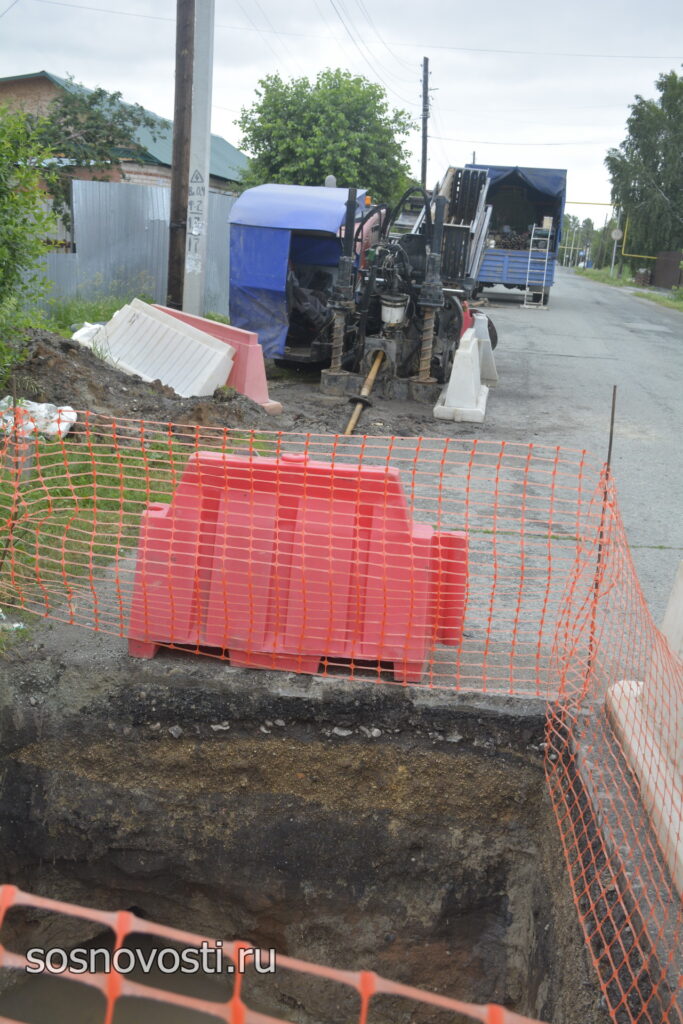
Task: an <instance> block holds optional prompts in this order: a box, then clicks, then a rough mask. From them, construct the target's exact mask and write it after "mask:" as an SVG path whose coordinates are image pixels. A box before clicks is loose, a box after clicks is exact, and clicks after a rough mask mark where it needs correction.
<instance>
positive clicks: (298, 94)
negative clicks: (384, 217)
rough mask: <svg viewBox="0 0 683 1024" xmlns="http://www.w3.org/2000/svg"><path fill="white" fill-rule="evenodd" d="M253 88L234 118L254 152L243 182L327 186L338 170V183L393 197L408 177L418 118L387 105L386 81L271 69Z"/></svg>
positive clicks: (340, 73) (338, 73)
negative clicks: (287, 76) (292, 75)
mask: <svg viewBox="0 0 683 1024" xmlns="http://www.w3.org/2000/svg"><path fill="white" fill-rule="evenodd" d="M256 95H257V97H258V98H257V99H256V101H255V102H254V103H253V104H252V105H251V106H250V107H245V108H243V109H242V111H241V114H240V117H239V120H238V122H237V123H238V124H239V127H240V129H241V131H242V142H241V145H242V147H243V148H245V149H246V150H247V151H248V152H249V153H250V154H251V161H250V165H249V171H248V175H247V180H246V182H245V184H247V185H257V184H262V183H263V182H275V183H280V184H294V185H322V184H323V182H324V180H325V178H326V176H327V175H328V174H334V176H335V177H336V179H337V182H338V184H339V185H340V186H344V187H346V186H352V185H357V186H359V187H361V186H362V187H364V188H367V189H368V190H369V192H370V193H371V195H372V197H373V199H377V200H383V201H389V202H390V201H392V200H394V199H396V198H397V197H398V195H399V194H400V193H401V192H402V191H403V190H404V188H405V187H406V186H407V184H408V182H409V181H410V176H409V169H408V158H407V154H406V151H405V148H404V144H403V142H402V140H403V139H404V137H405V136H406V135H407V133H408V132H409V131H410V130H411V129H412V128H413V124H412V122H411V120H410V117H409V115H408V114H407V113H406V112H405V111H403V110H390V108H389V104H388V102H387V98H386V94H385V92H384V90H383V89H382V88H381V86H379V85H375V84H373V83H372V82H369V81H368V80H367V79H365V78H363V77H361V76H359V75H352V74H351V73H350V72H349V71H342V70H340V69H337V70H335V71H332V70H330V69H327V70H326V71H322V72H320V74H319V75H318V77H317V79H316V80H315V82H313V83H311V82H310V81H309V80H308V79H307V78H296V79H292V80H290V81H288V82H285V81H283V80H282V78H280V76H279V75H278V74H274V75H268V76H266V78H263V79H262V80H261V81H260V82H259V88H258V89H257V90H256Z"/></svg>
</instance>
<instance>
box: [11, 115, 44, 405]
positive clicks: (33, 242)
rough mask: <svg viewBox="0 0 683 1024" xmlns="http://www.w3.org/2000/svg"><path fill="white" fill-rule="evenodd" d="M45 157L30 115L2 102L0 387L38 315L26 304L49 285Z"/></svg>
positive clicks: (36, 297) (18, 355)
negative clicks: (14, 110)
mask: <svg viewBox="0 0 683 1024" xmlns="http://www.w3.org/2000/svg"><path fill="white" fill-rule="evenodd" d="M46 158H47V153H46V151H45V150H44V149H43V147H42V146H41V145H40V144H39V143H38V142H37V141H36V139H35V136H34V134H33V130H32V126H31V124H30V123H29V120H28V118H27V117H26V115H24V114H21V113H12V112H11V111H9V110H8V109H6V108H5V107H0V387H2V386H4V385H5V384H6V382H7V378H8V376H9V374H10V373H11V370H12V367H13V366H14V365H15V363H16V362H17V359H18V358H19V357H20V354H21V349H22V347H23V342H24V338H25V330H26V328H27V327H29V326H30V324H31V322H32V321H33V320H34V319H35V314H33V315H31V314H29V313H28V312H27V307H28V306H29V305H30V304H31V303H32V302H35V301H36V300H37V299H38V298H39V297H40V296H41V295H42V294H44V292H45V289H46V286H47V285H46V280H45V274H44V269H43V265H42V264H43V257H44V253H45V238H46V235H47V232H48V230H49V228H50V225H51V224H52V221H53V218H52V214H51V213H50V204H49V200H48V198H47V195H46V193H45V191H44V188H43V185H42V174H43V166H44V162H45V160H46Z"/></svg>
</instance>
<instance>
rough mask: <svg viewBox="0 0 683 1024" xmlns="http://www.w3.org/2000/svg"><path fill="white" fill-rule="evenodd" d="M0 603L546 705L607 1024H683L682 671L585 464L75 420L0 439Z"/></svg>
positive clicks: (501, 450) (431, 445) (571, 456)
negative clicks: (65, 428)
mask: <svg viewBox="0 0 683 1024" xmlns="http://www.w3.org/2000/svg"><path fill="white" fill-rule="evenodd" d="M2 467H3V468H2V478H1V481H0V519H1V520H2V521H3V522H4V526H3V528H2V539H1V540H0V604H3V603H4V604H6V605H8V604H13V605H14V606H18V607H21V608H23V609H25V610H28V611H32V612H35V613H37V614H39V615H42V616H49V617H52V618H59V619H62V620H64V621H67V622H71V623H74V624H77V625H81V626H85V627H88V628H90V629H94V630H98V631H100V632H106V633H112V634H115V635H117V636H119V637H120V638H121V639H122V642H123V640H124V639H127V640H128V642H129V645H130V650H131V653H132V654H134V655H137V656H143V657H149V656H152V655H153V654H154V653H155V652H156V651H157V649H158V647H159V646H162V647H163V646H165V647H171V648H173V647H176V648H182V649H183V650H186V651H193V652H195V653H198V654H206V655H210V656H213V657H218V658H229V659H230V661H231V663H232V664H237V665H244V666H254V667H265V668H275V669H277V668H287V669H289V670H294V671H302V672H313V673H316V672H317V673H321V674H333V673H334V674H345V675H346V676H350V677H353V678H359V679H369V680H371V681H374V682H392V681H393V682H395V683H396V682H398V683H400V684H412V685H423V686H438V687H444V688H450V689H453V690H476V691H480V692H498V693H505V694H525V695H536V696H539V697H542V698H544V699H546V700H547V707H548V730H547V732H548V735H547V740H548V743H547V751H546V755H547V760H546V767H547V778H548V786H549V791H550V795H551V798H552V801H553V805H554V808H555V811H556V815H557V821H558V825H559V829H560V833H561V836H562V841H563V845H564V850H565V856H566V861H567V867H568V870H569V874H570V878H571V882H572V886H573V890H574V894H575V899H576V905H577V909H578V913H579V916H580V919H581V922H582V925H583V928H584V932H585V936H586V941H587V944H588V948H589V950H590V953H591V956H592V958H593V960H594V962H595V966H596V969H597V972H598V976H599V979H600V983H601V985H602V989H603V992H604V995H605V999H606V1002H607V1005H608V1007H609V1009H610V1011H611V1013H612V1016H613V1018H614V1020H615V1021H618V1022H619V1024H640V1022H650V1024H661V1022H665V1024H683V969H682V966H681V950H682V949H683V910H682V903H681V892H683V853H682V848H683V668H682V667H681V663H680V661H678V659H677V658H676V657H675V656H674V655H673V654H672V652H671V651H670V649H669V647H668V645H667V643H666V641H665V640H664V638H663V637H662V636H661V634H660V633H659V632H658V630H657V629H656V628H655V626H654V624H653V622H652V619H651V617H650V614H649V612H648V609H647V606H646V604H645V601H644V599H643V596H642V593H641V591H640V588H639V585H638V581H637V578H636V575H635V572H634V569H633V565H632V562H631V558H630V553H629V549H628V544H627V541H626V537H625V535H624V531H623V527H622V524H621V519H620V515H619V512H618V508H617V503H616V497H615V492H614V487H613V484H612V481H611V479H610V478H609V476H608V475H607V474H606V472H605V471H603V472H602V475H601V470H600V467H599V465H598V464H597V463H596V462H595V461H593V460H592V459H591V458H589V457H588V456H587V454H586V453H585V452H575V451H568V450H565V449H561V448H548V447H544V446H537V445H534V444H529V445H523V444H512V443H506V442H491V441H485V440H480V439H474V440H472V439H451V438H448V439H434V438H398V437H393V438H378V437H350V438H347V437H338V436H317V435H310V434H305V435H304V434H284V433H277V432H272V433H266V432H249V431H239V430H235V429H225V430H220V429H216V428H201V427H188V426H184V425H178V424H175V425H174V424H157V423H145V422H140V421H133V420H125V421H124V420H121V421H115V422H112V421H111V420H105V419H102V418H100V417H97V416H94V415H92V414H89V413H84V414H81V415H80V416H79V422H78V424H77V429H76V430H75V432H73V433H72V434H69V435H67V437H66V438H65V439H64V440H55V441H49V442H48V441H41V440H38V439H37V438H35V437H25V436H20V435H18V434H14V435H11V436H8V437H7V438H6V439H5V443H4V451H3V460H2Z"/></svg>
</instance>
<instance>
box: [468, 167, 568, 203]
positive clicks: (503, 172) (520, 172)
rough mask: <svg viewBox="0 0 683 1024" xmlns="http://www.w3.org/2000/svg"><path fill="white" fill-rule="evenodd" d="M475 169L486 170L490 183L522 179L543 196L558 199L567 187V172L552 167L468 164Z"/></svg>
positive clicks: (500, 183) (497, 183)
mask: <svg viewBox="0 0 683 1024" xmlns="http://www.w3.org/2000/svg"><path fill="white" fill-rule="evenodd" d="M467 166H468V167H473V168H475V169H476V170H480V171H488V175H489V178H490V180H491V184H492V185H502V184H504V183H505V184H507V182H506V181H505V179H506V178H509V179H510V182H509V183H510V184H513V181H514V179H517V180H518V181H522V182H523V183H524V184H525V185H529V187H530V188H533V189H536V191H537V192H541V193H542V194H543V195H545V196H553V197H554V198H557V199H560V198H562V197H563V196H564V193H565V191H566V188H567V172H566V171H562V170H559V169H557V168H552V167H501V166H494V167H487V166H486V164H468V165H467Z"/></svg>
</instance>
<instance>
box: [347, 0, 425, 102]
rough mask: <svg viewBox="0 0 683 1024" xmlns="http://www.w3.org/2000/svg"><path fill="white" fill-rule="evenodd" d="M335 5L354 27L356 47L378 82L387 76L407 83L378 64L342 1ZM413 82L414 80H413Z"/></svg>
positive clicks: (377, 59)
mask: <svg viewBox="0 0 683 1024" xmlns="http://www.w3.org/2000/svg"><path fill="white" fill-rule="evenodd" d="M336 3H337V4H338V5H339V7H340V9H341V12H342V14H343V15H345V17H346V19H347V22H348V24H349V25H350V26H351V25H353V26H354V34H355V36H357V37H358V45H359V46H362V47H363V49H364V51H365V53H366V54H367V57H368V58H369V59H368V64H369V66H370V67H371V68H373V72H374V74H375V76H376V77H378V78H380V80H381V81H382V82H384V77H380V76H387V75H388V76H389V77H391V78H393V79H394V80H395V81H397V82H408V81H409V79H406V78H403V77H402V76H401V75H397V74H396V72H395V71H394V70H393V68H386V67H385V66H384V64H382V63H381V62H380V60H379V58H377V57H373V55H372V53H371V52H370V48H369V46H368V44H367V42H366V40H365V38H364V37H363V33H362V32H361V31H360V30H358V29H356V27H355V21H354V19H353V18H352V17H351V15H350V14H349V12H348V10H347V9H346V7H345V6H344V0H336ZM413 81H415V79H413ZM384 84H385V85H386V83H384ZM387 88H388V85H387ZM396 95H397V96H398V95H400V94H399V93H396ZM404 102H406V103H408V102H410V101H408V100H404Z"/></svg>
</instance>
